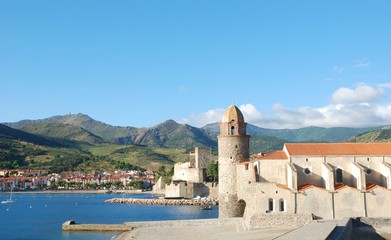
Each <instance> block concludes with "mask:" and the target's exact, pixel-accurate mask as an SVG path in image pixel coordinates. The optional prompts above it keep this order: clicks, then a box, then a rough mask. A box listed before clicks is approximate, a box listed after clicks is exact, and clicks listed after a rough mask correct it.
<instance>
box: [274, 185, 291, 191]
mask: <svg viewBox="0 0 391 240" xmlns="http://www.w3.org/2000/svg"><path fill="white" fill-rule="evenodd" d="M276 185H277V187H279V188H283V189H286V190H290V189H289V187H288V186H287V185H284V184H279V183H276Z"/></svg>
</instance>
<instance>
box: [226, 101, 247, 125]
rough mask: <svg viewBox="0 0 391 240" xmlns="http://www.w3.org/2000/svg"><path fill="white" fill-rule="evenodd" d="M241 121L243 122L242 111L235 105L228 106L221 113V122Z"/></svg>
mask: <svg viewBox="0 0 391 240" xmlns="http://www.w3.org/2000/svg"><path fill="white" fill-rule="evenodd" d="M232 121H233V122H238V123H239V122H242V123H244V118H243V114H242V112H241V111H240V110H239V108H237V107H236V106H235V105H233V104H232V105H231V106H229V108H228V109H227V110H225V113H224V115H223V120H222V122H232Z"/></svg>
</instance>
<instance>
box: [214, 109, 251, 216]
mask: <svg viewBox="0 0 391 240" xmlns="http://www.w3.org/2000/svg"><path fill="white" fill-rule="evenodd" d="M246 126H247V123H245V122H244V118H243V114H242V112H241V111H240V110H239V109H238V108H237V107H236V106H235V105H233V104H232V105H231V106H230V107H229V108H228V109H227V110H226V111H225V113H224V115H223V119H222V121H221V123H220V135H219V136H218V151H219V218H231V217H241V216H240V215H241V214H242V211H243V209H242V207H241V204H240V203H239V202H238V201H239V199H238V195H237V187H238V186H237V176H236V165H237V164H238V163H241V162H245V161H248V160H249V139H250V136H249V135H247V133H246Z"/></svg>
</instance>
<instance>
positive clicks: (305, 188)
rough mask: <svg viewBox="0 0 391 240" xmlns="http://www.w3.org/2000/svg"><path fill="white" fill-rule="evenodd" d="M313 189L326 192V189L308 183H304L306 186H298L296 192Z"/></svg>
mask: <svg viewBox="0 0 391 240" xmlns="http://www.w3.org/2000/svg"><path fill="white" fill-rule="evenodd" d="M313 187H315V188H320V189H322V190H326V189H325V188H323V187H319V186H316V185H314V184H310V183H306V184H303V185H300V186H298V187H297V190H299V191H304V190H307V189H310V188H313Z"/></svg>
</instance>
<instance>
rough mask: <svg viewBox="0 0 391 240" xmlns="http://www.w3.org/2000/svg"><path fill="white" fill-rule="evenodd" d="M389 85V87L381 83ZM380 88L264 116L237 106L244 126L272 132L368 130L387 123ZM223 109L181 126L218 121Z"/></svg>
mask: <svg viewBox="0 0 391 240" xmlns="http://www.w3.org/2000/svg"><path fill="white" fill-rule="evenodd" d="M383 85H387V86H388V85H390V86H391V84H388V83H387V84H383ZM384 96H385V92H384V89H383V88H382V87H377V88H374V87H370V86H367V85H365V84H361V85H359V86H357V87H356V88H354V89H352V88H339V89H337V90H336V91H335V92H334V93H333V95H332V102H331V104H329V105H326V106H322V107H299V108H287V107H284V106H283V105H281V104H274V105H273V106H272V113H271V114H268V115H265V114H262V113H261V112H260V111H258V110H257V108H256V106H255V105H253V104H251V103H247V104H243V105H240V106H239V109H240V110H241V111H242V113H243V116H244V119H245V121H246V122H247V123H250V124H253V125H256V126H259V127H263V128H274V129H285V128H301V127H308V126H318V127H370V126H381V125H388V124H391V103H388V104H379V103H378V102H376V100H379V98H381V97H384ZM224 111H225V109H222V108H219V109H213V110H209V111H207V112H204V113H201V114H199V115H192V116H190V117H189V118H187V119H183V120H182V121H180V122H182V123H187V124H190V125H193V126H197V127H202V126H205V125H206V124H208V123H214V122H220V121H221V118H222V116H223V114H224Z"/></svg>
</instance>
